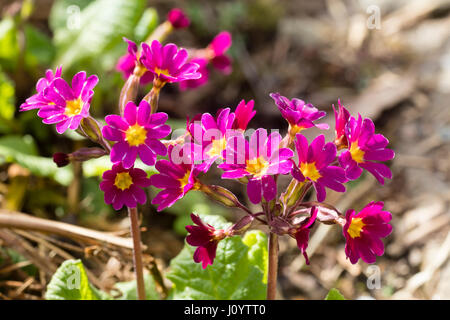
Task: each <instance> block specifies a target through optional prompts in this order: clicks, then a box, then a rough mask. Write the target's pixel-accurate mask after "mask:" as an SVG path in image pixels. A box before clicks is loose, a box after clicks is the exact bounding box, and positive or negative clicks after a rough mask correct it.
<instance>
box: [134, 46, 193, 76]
mask: <svg viewBox="0 0 450 320" xmlns="http://www.w3.org/2000/svg"><path fill="white" fill-rule="evenodd" d="M187 59H188V53H187V51H186V50H185V49H180V50H178V47H177V46H176V45H175V44H173V43H169V44H166V45H164V46H163V45H161V43H159V41H158V40H153V42H152V43H151V46H149V45H148V44H146V43H142V55H141V57H140V62H141V63H142V64H143V65H144V66H145V68H147V70H149V71H151V72H152V73H153V74H154V76H155V77H156V78H157V79H158V80H159V81H161V82H163V83H165V82H180V81H184V80H191V79H198V78H200V77H201V74H200V73H199V72H198V68H199V65H198V64H196V63H193V62H187Z"/></svg>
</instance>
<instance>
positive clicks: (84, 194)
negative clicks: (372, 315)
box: [0, 0, 450, 299]
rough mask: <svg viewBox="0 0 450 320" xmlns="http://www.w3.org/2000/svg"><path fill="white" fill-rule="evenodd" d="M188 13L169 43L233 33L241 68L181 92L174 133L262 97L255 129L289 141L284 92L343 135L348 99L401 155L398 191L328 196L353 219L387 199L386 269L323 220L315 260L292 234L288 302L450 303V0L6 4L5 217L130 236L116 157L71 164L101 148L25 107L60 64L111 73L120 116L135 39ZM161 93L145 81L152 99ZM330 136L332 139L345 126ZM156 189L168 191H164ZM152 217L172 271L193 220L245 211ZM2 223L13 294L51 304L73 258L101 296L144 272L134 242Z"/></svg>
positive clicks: (206, 206) (69, 70)
mask: <svg viewBox="0 0 450 320" xmlns="http://www.w3.org/2000/svg"><path fill="white" fill-rule="evenodd" d="M174 7H179V8H182V9H183V10H185V11H186V13H187V14H188V16H189V18H190V19H191V25H190V26H189V28H187V29H183V30H179V31H176V32H174V33H172V34H171V35H170V36H169V38H168V39H167V41H169V42H174V43H176V44H177V45H179V46H182V47H186V48H203V47H206V46H207V45H208V44H209V42H210V41H211V40H212V39H213V37H214V36H215V35H216V34H217V33H219V32H220V31H222V30H228V31H229V32H230V33H231V34H232V37H233V45H232V47H231V48H230V50H229V52H228V53H229V55H230V56H231V57H232V59H233V72H232V73H231V74H230V75H223V74H221V73H220V72H217V71H214V70H212V71H211V75H210V81H209V82H208V83H207V84H206V85H204V86H202V87H199V88H197V89H192V90H187V91H181V90H180V89H179V87H178V86H177V85H172V86H166V87H165V88H164V90H163V91H162V95H161V97H160V110H161V111H164V112H167V113H168V114H169V116H170V119H171V120H170V122H171V123H170V124H171V125H172V127H173V128H183V127H184V125H185V121H186V120H185V119H186V116H190V117H192V116H193V115H195V114H197V113H199V112H210V113H212V114H215V112H216V110H217V109H219V108H222V107H231V108H235V107H236V105H237V104H238V102H239V101H240V100H241V99H245V100H248V99H254V100H255V108H256V110H257V114H256V117H255V118H254V119H253V120H252V121H251V123H250V127H253V128H257V127H264V128H267V129H280V131H281V133H285V132H286V130H287V124H286V123H285V121H284V120H283V119H282V118H281V115H280V114H279V112H278V109H277V108H276V106H275V105H274V103H273V101H272V99H271V98H270V97H269V93H271V92H280V93H281V94H282V95H284V96H287V97H289V98H294V97H297V98H301V99H303V100H306V101H308V102H310V103H312V104H314V105H315V106H316V107H318V108H319V109H323V110H325V111H327V112H328V116H327V119H326V120H327V121H328V122H329V123H330V124H331V127H332V128H334V118H333V111H332V107H331V106H332V104H335V105H336V104H337V100H338V99H340V100H341V102H342V103H343V104H344V105H345V106H346V107H347V108H348V109H349V110H350V112H351V113H352V114H353V115H356V114H358V113H360V114H361V115H363V116H364V117H371V118H372V119H373V120H374V122H375V124H376V127H377V131H378V132H379V133H383V134H384V135H385V136H386V137H387V138H388V139H389V140H390V148H392V149H394V150H395V152H396V157H395V159H394V160H393V161H391V162H390V163H389V165H390V167H391V169H392V171H393V174H394V178H393V179H392V180H391V181H387V183H386V185H385V186H381V185H379V184H378V183H377V182H376V180H375V179H374V178H373V177H372V176H371V175H363V176H362V178H360V179H359V180H358V181H357V182H355V183H351V184H349V186H348V190H349V191H348V192H347V193H345V194H338V193H333V192H331V191H330V192H328V194H329V196H328V198H327V202H329V203H331V204H334V205H336V206H337V207H338V208H339V209H340V210H342V211H345V210H347V209H348V208H354V209H356V210H359V209H361V208H362V207H363V206H364V205H365V204H366V203H368V202H369V201H373V200H377V201H384V202H385V208H386V209H387V210H389V211H391V212H392V214H393V221H392V224H393V226H394V231H393V233H392V234H391V235H390V236H389V237H388V238H387V239H386V240H385V245H386V253H385V255H384V256H382V257H379V258H378V259H377V262H376V263H375V264H374V265H372V266H369V265H367V264H364V263H361V262H359V263H358V264H356V265H352V264H350V262H349V261H348V260H346V258H345V253H344V244H345V243H344V238H343V236H342V234H341V232H342V231H341V229H340V228H339V227H337V226H325V225H316V226H315V228H314V229H313V232H312V237H311V239H310V244H309V248H308V250H307V251H308V253H309V256H310V259H311V265H310V266H305V265H304V259H303V257H302V256H301V254H300V252H299V250H298V249H297V247H296V244H295V241H294V240H293V239H288V238H287V237H286V238H284V239H283V240H282V242H281V243H280V254H281V256H280V269H279V297H280V298H282V299H323V297H325V295H326V293H327V292H328V290H329V289H330V288H332V287H336V288H338V289H339V290H340V291H341V292H342V293H343V295H344V296H345V297H346V298H348V299H357V298H359V299H363V298H375V299H414V298H418V299H450V261H449V254H450V232H449V231H450V210H449V202H450V188H449V183H450V180H449V178H450V160H449V158H450V143H449V141H450V109H449V101H450V0H428V1H425V0H416V1H407V0H396V1H394V0H391V1H388V0H317V1H306V0H305V1H300V0H295V1H293V0H280V1H275V0H252V1H237V0H233V1H228V0H227V1H225V0H224V1H220V0H216V1H208V0H203V1H202V0H200V1H188V0H186V1H181V0H164V1H162V0H155V1H147V0H78V1H77V0H54V1H52V0H34V1H27V0H26V1H19V0H0V14H1V21H0V215H2V214H6V213H7V212H9V213H11V212H15V213H19V212H21V213H25V214H26V215H28V216H33V217H37V218H42V219H46V220H48V221H59V222H64V223H67V224H70V225H77V226H81V227H83V228H87V229H90V230H91V229H92V230H98V231H104V232H108V234H111V235H116V236H126V235H128V218H127V214H126V211H125V210H123V211H120V212H115V211H113V210H112V208H111V207H110V206H108V205H105V204H104V202H103V193H102V192H101V191H100V190H99V188H98V184H99V176H101V173H102V172H103V171H104V170H105V169H109V168H110V164H109V160H108V158H100V159H96V160H91V161H88V162H85V163H83V164H82V165H81V164H75V165H70V166H67V167H64V168H57V167H56V165H55V164H54V163H53V161H52V155H53V153H55V152H67V153H69V152H72V151H73V150H75V149H77V148H80V147H83V146H90V144H89V142H87V141H86V140H83V139H80V138H79V137H78V136H77V135H76V134H64V135H59V134H57V133H56V131H55V129H54V126H47V125H43V124H42V123H41V121H40V119H39V118H38V117H37V116H36V115H35V112H33V111H30V112H24V113H19V112H18V107H19V106H20V104H22V103H23V102H24V101H25V99H26V98H28V97H29V96H31V95H32V94H34V93H35V88H34V87H35V84H36V81H37V80H38V79H39V78H40V77H42V76H43V74H44V72H45V70H46V69H48V68H53V69H54V68H55V67H56V66H58V65H61V64H62V65H63V77H64V78H65V79H70V78H71V77H72V76H73V75H74V74H75V73H76V72H78V71H80V70H85V71H86V72H87V73H88V74H97V75H98V76H99V78H100V82H99V84H98V86H97V87H96V88H95V95H94V98H93V101H92V105H91V109H90V110H91V113H92V114H93V116H95V117H96V118H99V119H102V118H104V116H105V115H106V114H109V113H116V110H117V102H118V96H119V92H120V89H121V87H122V85H123V84H124V79H123V78H122V75H121V74H120V73H119V72H117V71H116V70H115V65H116V63H117V60H118V58H119V57H120V56H122V55H124V54H125V53H126V45H125V43H124V42H123V41H122V37H123V36H125V37H127V38H129V39H132V40H134V41H136V42H140V41H143V40H144V39H145V38H146V37H147V36H148V35H149V34H150V33H151V31H152V30H153V29H154V28H155V27H156V26H157V25H158V24H159V23H161V22H163V21H165V19H166V18H165V17H166V14H167V12H168V11H169V10H170V9H172V8H174ZM148 90H149V88H148V87H142V90H141V92H140V95H141V96H143V95H145V93H146V92H148ZM306 134H307V135H308V137H309V138H311V137H313V135H314V134H317V132H315V131H314V130H311V131H308V132H306ZM325 135H326V137H327V139H328V140H329V141H331V140H332V139H333V137H334V132H333V129H331V130H329V131H328V132H326V133H325ZM148 170H150V169H148ZM203 180H204V181H205V182H208V183H211V184H220V185H222V186H224V187H227V188H229V189H231V190H233V191H234V192H235V193H236V194H237V195H239V196H240V198H241V199H242V201H246V199H245V197H244V195H245V194H244V192H243V191H244V190H243V189H242V186H241V185H238V184H236V183H234V182H231V181H224V180H220V172H219V171H218V170H215V171H214V170H213V171H211V173H210V174H208V176H205V177H203ZM287 183H288V181H287V180H282V181H281V184H287ZM148 192H149V196H150V197H153V196H154V195H155V192H156V190H153V189H150V190H149V191H148ZM310 196H312V195H310ZM140 209H141V212H142V217H143V221H142V227H143V242H144V243H145V244H146V245H147V247H148V249H147V251H146V258H147V259H148V260H147V261H150V262H149V265H150V266H155V265H158V266H159V268H160V269H161V270H164V269H165V268H167V267H168V263H169V261H170V259H172V258H173V257H174V256H176V255H177V254H178V253H179V251H180V250H181V249H182V247H183V244H184V236H185V231H184V226H185V225H186V224H187V223H189V221H190V220H189V214H190V213H191V212H199V213H203V214H220V215H224V216H225V217H226V218H227V219H229V220H231V221H234V220H235V219H237V218H238V217H239V214H240V213H238V212H233V211H232V210H229V209H227V208H224V207H221V206H219V205H216V204H214V203H211V202H210V201H209V200H207V199H205V198H204V197H203V196H202V195H201V194H198V193H195V192H191V193H189V194H188V196H187V197H186V198H185V199H183V200H182V201H180V202H179V203H177V204H176V205H174V206H173V207H172V208H169V209H167V210H165V211H163V212H161V213H156V210H155V208H154V207H153V206H151V205H146V206H143V207H141V208H140ZM0 220H1V219H0ZM5 226H6V227H7V228H5ZM0 227H2V228H0V299H42V298H43V294H44V292H45V287H46V284H47V283H48V280H49V279H50V277H51V275H52V274H53V273H54V272H55V270H56V268H57V267H58V266H59V265H60V264H61V262H62V261H64V260H66V259H70V258H74V257H75V258H81V259H83V262H84V263H85V265H86V266H87V268H88V270H89V273H88V275H89V277H90V279H91V281H92V282H93V283H94V284H95V285H96V286H98V287H99V288H101V289H104V290H109V289H111V287H112V286H113V285H114V283H116V282H117V281H125V280H130V279H131V278H132V277H133V273H132V260H131V255H130V252H129V250H128V249H129V248H128V249H126V248H122V247H120V245H119V246H114V244H112V245H111V246H107V247H102V246H99V245H98V243H97V244H96V243H95V241H94V242H92V241H85V240H86V239H84V240H80V239H77V240H74V239H70V237H63V236H61V234H59V235H55V234H54V233H52V231H50V232H47V233H40V232H35V231H30V230H27V229H26V228H23V226H22V227H21V228H20V229H15V228H13V227H14V225H9V226H8V225H5V224H3V225H1V224H0ZM257 227H258V226H257ZM48 228H50V229H51V228H52V226H49V227H48ZM47 231H48V230H47ZM60 233H61V232H60ZM91 240H92V239H91ZM127 250H128V251H127ZM150 268H151V267H150Z"/></svg>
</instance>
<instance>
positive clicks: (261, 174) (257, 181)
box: [219, 128, 293, 204]
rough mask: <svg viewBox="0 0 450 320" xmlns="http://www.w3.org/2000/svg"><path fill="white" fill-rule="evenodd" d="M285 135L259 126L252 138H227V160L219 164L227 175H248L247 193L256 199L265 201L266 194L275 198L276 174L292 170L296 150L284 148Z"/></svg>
mask: <svg viewBox="0 0 450 320" xmlns="http://www.w3.org/2000/svg"><path fill="white" fill-rule="evenodd" d="M280 142H281V136H280V134H279V133H278V132H274V133H272V134H270V135H269V136H268V135H267V131H266V130H265V129H261V128H260V129H258V130H256V131H255V132H254V133H253V135H252V136H251V137H250V142H248V141H247V140H245V138H244V136H243V135H242V134H239V135H236V136H233V137H231V138H229V139H228V141H227V149H226V152H225V162H224V163H222V164H221V165H219V168H221V169H223V170H224V171H225V172H224V174H223V175H222V178H224V179H239V178H243V177H247V178H248V184H247V194H248V197H249V199H250V201H251V202H252V203H255V204H257V203H259V202H261V199H262V197H264V199H265V200H266V201H271V200H273V199H274V198H275V196H276V194H277V185H276V183H275V180H274V178H273V175H275V174H287V173H289V172H290V171H291V168H292V161H291V160H290V158H292V157H293V152H292V150H291V149H288V148H280V147H279V146H280Z"/></svg>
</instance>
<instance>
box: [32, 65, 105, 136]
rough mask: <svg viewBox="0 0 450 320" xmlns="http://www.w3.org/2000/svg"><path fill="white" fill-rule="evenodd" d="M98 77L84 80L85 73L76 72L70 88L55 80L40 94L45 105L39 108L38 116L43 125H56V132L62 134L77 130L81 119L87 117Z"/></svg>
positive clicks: (64, 83)
mask: <svg viewBox="0 0 450 320" xmlns="http://www.w3.org/2000/svg"><path fill="white" fill-rule="evenodd" d="M97 82H98V77H97V76H96V75H92V76H90V77H89V78H87V79H86V72H84V71H81V72H78V73H77V74H76V75H75V76H74V77H73V79H72V87H70V86H69V85H68V84H67V82H66V81H65V80H63V79H62V78H55V79H53V81H52V82H51V83H50V84H49V86H48V87H46V88H45V89H44V90H43V91H42V94H43V95H44V97H45V99H46V100H47V105H42V106H40V109H39V111H38V116H39V117H41V118H43V120H42V122H43V123H45V124H53V123H55V124H56V131H57V132H58V133H64V132H65V131H66V130H67V129H72V130H75V129H77V128H78V126H79V124H80V121H81V119H83V118H86V117H88V116H89V107H90V105H91V100H92V96H93V95H94V91H93V90H92V89H93V88H94V87H95V86H96V85H97Z"/></svg>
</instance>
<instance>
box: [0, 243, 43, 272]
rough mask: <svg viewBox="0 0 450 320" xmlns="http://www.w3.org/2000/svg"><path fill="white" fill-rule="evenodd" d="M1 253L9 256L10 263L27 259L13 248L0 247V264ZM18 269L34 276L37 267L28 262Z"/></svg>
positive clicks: (0, 260) (0, 261)
mask: <svg viewBox="0 0 450 320" xmlns="http://www.w3.org/2000/svg"><path fill="white" fill-rule="evenodd" d="M2 255H5V256H7V257H9V259H10V260H11V263H12V264H15V263H18V262H22V261H26V260H27V259H26V258H25V257H24V256H22V255H21V254H20V253H19V252H17V251H15V250H13V249H10V248H2V247H0V264H1V263H2V259H1V256H2ZM20 269H21V270H23V271H25V272H26V273H27V274H28V275H30V276H35V275H36V274H37V272H38V269H37V268H36V266H35V265H34V264H30V265H28V266H25V267H22V268H20Z"/></svg>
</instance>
